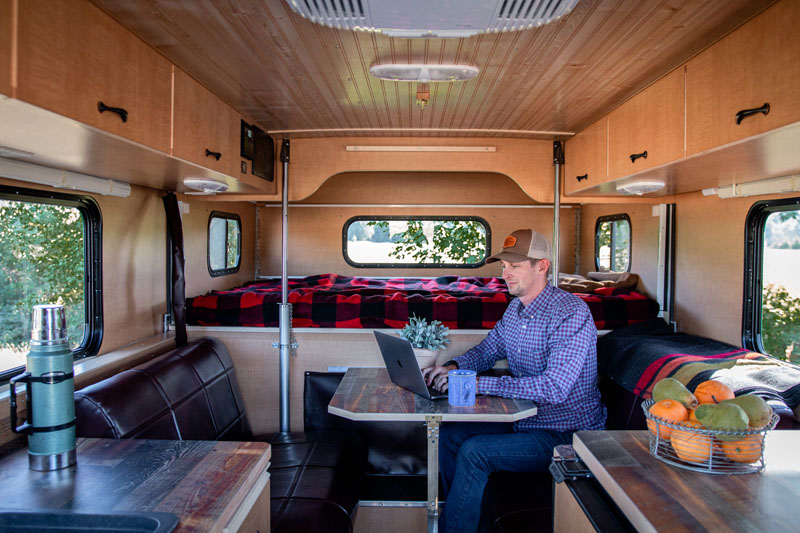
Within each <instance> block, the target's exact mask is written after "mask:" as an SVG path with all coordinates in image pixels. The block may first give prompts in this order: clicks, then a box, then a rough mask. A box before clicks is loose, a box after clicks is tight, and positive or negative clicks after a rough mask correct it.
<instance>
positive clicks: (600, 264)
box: [594, 214, 631, 272]
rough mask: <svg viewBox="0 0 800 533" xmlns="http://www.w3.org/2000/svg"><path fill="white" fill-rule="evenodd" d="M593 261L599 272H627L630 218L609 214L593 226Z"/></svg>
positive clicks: (629, 256)
mask: <svg viewBox="0 0 800 533" xmlns="http://www.w3.org/2000/svg"><path fill="white" fill-rule="evenodd" d="M594 263H595V267H596V268H597V270H598V271H599V272H628V271H629V270H630V268H631V219H630V218H628V215H625V214H620V215H609V216H604V217H600V218H598V219H597V224H596V225H595V228H594Z"/></svg>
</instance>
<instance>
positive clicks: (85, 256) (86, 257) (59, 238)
mask: <svg viewBox="0 0 800 533" xmlns="http://www.w3.org/2000/svg"><path fill="white" fill-rule="evenodd" d="M101 243H102V234H101V218H100V209H99V208H98V206H97V204H96V203H95V201H94V200H93V199H91V198H90V197H88V196H77V195H70V194H61V193H52V192H45V191H37V190H32V189H16V188H12V187H5V186H0V250H2V253H0V379H8V378H9V377H11V376H14V375H16V374H17V373H19V372H20V371H21V370H22V368H21V367H22V366H23V365H25V357H26V355H27V353H28V351H29V348H30V336H31V315H32V311H33V306H34V305H38V304H48V303H56V304H63V305H64V309H65V314H66V319H67V334H68V336H69V340H70V346H71V348H72V351H73V354H75V356H76V357H85V356H88V355H95V354H96V353H97V351H98V349H99V348H100V341H101V340H102V335H103V309H102V303H103V295H102V268H101V260H102V251H101Z"/></svg>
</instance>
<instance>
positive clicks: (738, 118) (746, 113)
mask: <svg viewBox="0 0 800 533" xmlns="http://www.w3.org/2000/svg"><path fill="white" fill-rule="evenodd" d="M756 113H764V114H765V115H769V102H765V103H764V105H762V106H761V107H756V108H755V109H742V110H741V111H739V112H738V113H736V124H741V123H742V121H743V120H744V119H746V118H747V117H749V116H750V115H755V114H756Z"/></svg>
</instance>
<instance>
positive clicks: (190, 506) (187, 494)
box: [0, 439, 270, 531]
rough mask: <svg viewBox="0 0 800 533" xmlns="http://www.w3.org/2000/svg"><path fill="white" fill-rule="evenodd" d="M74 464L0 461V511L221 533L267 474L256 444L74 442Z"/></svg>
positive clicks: (17, 455)
mask: <svg viewBox="0 0 800 533" xmlns="http://www.w3.org/2000/svg"><path fill="white" fill-rule="evenodd" d="M77 456H78V462H77V464H76V465H73V466H71V467H69V468H64V469H61V470H55V471H52V472H35V471H33V470H30V469H29V468H28V451H27V448H25V449H22V450H19V451H17V452H14V453H12V454H11V455H9V456H7V457H5V458H3V459H2V460H0V483H2V485H3V486H4V487H5V490H4V491H3V497H2V498H0V508H3V509H69V510H73V511H78V512H81V511H82V512H92V513H102V512H108V511H140V512H149V511H160V512H168V513H173V514H175V515H177V516H178V517H180V524H179V525H178V527H177V528H176V529H175V531H214V530H217V531H221V530H222V528H223V527H225V526H227V525H228V524H229V523H230V522H231V520H232V519H233V518H234V515H235V514H236V513H237V511H238V510H239V508H240V507H241V506H242V504H243V503H244V502H245V500H246V499H247V498H249V497H252V496H251V493H252V492H253V490H254V488H258V486H260V485H264V484H265V483H266V481H267V480H268V476H269V474H268V473H267V467H268V466H269V459H270V446H269V444H267V443H263V442H221V441H174V440H134V439H122V440H116V439H78V446H77Z"/></svg>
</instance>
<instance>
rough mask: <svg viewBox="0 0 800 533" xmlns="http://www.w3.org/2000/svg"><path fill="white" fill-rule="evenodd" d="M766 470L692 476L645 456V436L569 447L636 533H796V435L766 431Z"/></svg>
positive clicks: (799, 435) (605, 436)
mask: <svg viewBox="0 0 800 533" xmlns="http://www.w3.org/2000/svg"><path fill="white" fill-rule="evenodd" d="M765 446H766V447H765V462H766V468H765V469H764V471H762V472H760V473H755V474H740V475H718V474H703V473H699V472H692V471H689V470H685V469H682V468H678V467H675V466H672V465H668V464H666V463H663V462H662V461H660V460H658V459H656V458H655V457H653V456H652V455H650V451H649V450H650V449H649V446H648V434H647V431H579V432H577V433H575V436H574V439H573V447H574V448H575V452H576V453H577V454H578V456H580V458H581V459H582V460H583V462H584V463H585V464H586V465H587V466H588V467H589V469H590V470H591V471H592V474H594V476H595V478H596V479H597V481H598V482H599V483H600V485H601V486H602V487H603V489H605V491H606V492H607V493H608V495H609V496H610V497H611V498H612V499H613V500H614V502H615V503H616V504H617V506H619V508H620V509H621V510H622V512H623V513H624V514H625V516H626V517H627V518H628V519H629V520H630V522H631V523H632V524H633V525H634V527H636V529H637V530H639V531H752V532H762V531H797V529H798V528H800V505H798V497H800V460H798V451H797V450H798V448H799V447H800V432H797V431H788V430H783V431H770V432H769V433H768V434H767V438H766V444H765Z"/></svg>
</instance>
